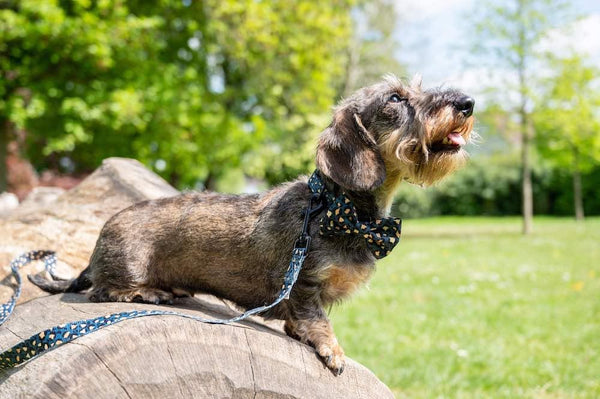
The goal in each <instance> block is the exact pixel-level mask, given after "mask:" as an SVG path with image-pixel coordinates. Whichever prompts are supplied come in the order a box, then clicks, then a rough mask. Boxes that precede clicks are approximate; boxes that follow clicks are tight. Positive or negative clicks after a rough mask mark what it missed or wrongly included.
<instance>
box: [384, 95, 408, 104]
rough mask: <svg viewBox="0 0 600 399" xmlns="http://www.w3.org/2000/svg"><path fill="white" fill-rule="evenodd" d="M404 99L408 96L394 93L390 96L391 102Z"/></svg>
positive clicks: (389, 100)
mask: <svg viewBox="0 0 600 399" xmlns="http://www.w3.org/2000/svg"><path fill="white" fill-rule="evenodd" d="M402 100H406V98H402V97H400V96H399V95H397V94H392V95H391V96H390V98H388V102H389V103H399V102H400V101H402Z"/></svg>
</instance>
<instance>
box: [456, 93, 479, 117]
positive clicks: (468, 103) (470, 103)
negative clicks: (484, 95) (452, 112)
mask: <svg viewBox="0 0 600 399" xmlns="http://www.w3.org/2000/svg"><path fill="white" fill-rule="evenodd" d="M454 107H455V108H456V109H457V110H458V111H459V112H461V113H462V114H463V115H464V116H467V117H468V116H471V115H473V107H475V100H473V98H472V97H469V96H463V97H461V98H459V99H458V100H456V101H455V102H454Z"/></svg>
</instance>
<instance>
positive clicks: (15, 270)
mask: <svg viewBox="0 0 600 399" xmlns="http://www.w3.org/2000/svg"><path fill="white" fill-rule="evenodd" d="M313 204H316V206H315V207H313ZM322 209H323V204H322V202H321V197H320V196H319V195H313V197H311V199H310V200H309V203H308V207H307V209H306V211H305V216H304V224H303V227H302V234H300V237H298V239H297V240H296V243H295V244H294V250H293V251H292V260H291V261H290V264H289V266H288V269H287V271H286V273H285V276H284V279H283V285H282V286H281V290H280V291H279V295H278V296H277V299H275V301H274V302H273V303H271V304H270V305H265V306H260V307H257V308H254V309H250V310H248V311H246V312H244V313H242V314H241V315H239V316H236V317H233V318H230V319H206V318H204V317H199V316H192V315H189V314H185V313H179V312H173V311H169V310H133V311H129V312H120V313H113V314H110V315H107V316H100V317H94V318H91V319H85V320H78V321H74V322H71V323H66V324H61V325H58V326H54V327H51V328H49V329H47V330H44V331H42V332H40V333H37V334H34V335H32V336H31V337H29V338H27V339H25V340H23V341H21V342H19V343H17V344H16V345H14V346H13V347H12V348H10V349H8V350H5V351H3V352H2V353H0V370H8V369H11V368H13V367H15V366H18V365H19V364H22V363H24V362H26V361H28V360H29V359H32V358H34V357H36V356H38V355H40V354H42V353H43V352H45V351H47V350H49V349H52V348H54V347H56V346H59V345H62V344H65V343H67V342H71V341H73V340H75V339H77V338H79V337H82V336H84V335H87V334H89V333H91V332H94V331H96V330H99V329H101V328H103V327H106V326H109V325H112V324H116V323H119V322H121V321H125V320H130V319H135V318H138V317H145V316H179V317H185V318H187V319H192V320H196V321H200V322H203V323H210V324H231V323H235V322H238V321H241V320H244V319H246V318H248V317H249V316H252V315H255V314H257V313H262V312H265V311H267V310H269V309H271V308H273V307H274V306H276V305H277V304H279V303H280V302H281V301H283V300H284V299H288V298H289V296H290V291H291V290H292V287H293V286H294V284H295V283H296V281H297V280H298V275H299V274H300V270H301V269H302V265H303V264H304V260H305V259H306V255H307V252H308V248H309V246H310V241H311V237H310V235H309V234H308V222H309V220H310V219H311V218H312V217H313V216H314V215H315V214H317V213H318V212H320V211H321V210H322ZM34 260H42V261H43V262H44V266H45V268H46V270H47V271H48V273H50V275H51V276H52V278H54V279H56V278H58V277H56V276H55V274H54V269H55V266H56V253H55V252H53V251H31V252H28V253H25V254H22V255H20V256H19V257H17V258H16V259H15V260H13V261H12V262H11V264H10V266H11V271H12V275H13V276H14V278H15V280H16V282H17V288H16V290H15V293H14V294H13V296H12V297H11V298H10V300H9V301H8V302H7V303H5V304H3V305H2V312H1V313H0V325H2V324H3V323H4V322H5V321H6V320H7V319H8V317H9V316H10V314H11V313H12V311H13V309H14V307H15V303H16V301H17V299H18V298H19V295H20V294H21V285H22V280H21V276H20V274H19V268H21V267H22V266H24V265H26V264H28V263H30V262H32V261H34Z"/></svg>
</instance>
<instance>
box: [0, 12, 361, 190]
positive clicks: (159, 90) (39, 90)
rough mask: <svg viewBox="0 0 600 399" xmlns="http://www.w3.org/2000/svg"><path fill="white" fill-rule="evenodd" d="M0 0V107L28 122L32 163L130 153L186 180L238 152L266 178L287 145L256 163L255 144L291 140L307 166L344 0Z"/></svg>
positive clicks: (210, 180) (346, 15) (344, 25)
mask: <svg viewBox="0 0 600 399" xmlns="http://www.w3.org/2000/svg"><path fill="white" fill-rule="evenodd" d="M0 4H2V5H1V6H0V7H2V9H1V10H0V32H1V33H2V35H1V36H0V56H1V58H0V62H1V64H0V65H1V69H0V72H1V73H2V77H3V79H2V81H1V82H0V85H2V86H0V95H1V97H0V119H1V122H3V124H2V126H4V125H6V124H8V125H11V126H13V127H14V126H16V127H18V128H20V129H24V130H26V131H27V154H28V156H29V157H30V159H32V160H34V162H35V165H36V166H37V167H38V168H45V167H59V166H61V165H63V166H64V165H67V166H69V168H71V169H72V170H75V171H77V170H84V171H85V170H90V169H92V168H94V167H96V166H97V165H98V163H99V162H100V160H101V159H103V158H105V157H107V156H115V155H117V156H133V157H137V158H138V159H140V160H141V161H143V162H144V163H146V164H147V165H149V166H151V167H153V168H154V169H155V170H156V171H157V172H158V173H160V174H161V175H163V176H164V177H166V178H167V179H168V180H169V181H171V182H172V183H174V184H176V185H178V186H180V187H186V186H188V187H189V186H193V185H195V184H198V183H200V184H202V185H204V186H213V184H214V182H215V181H216V180H218V179H219V178H220V177H221V176H222V175H223V174H224V173H226V172H227V170H231V169H232V168H238V167H239V166H240V165H241V164H242V163H245V164H246V165H245V169H247V170H249V171H251V172H252V173H254V174H255V175H257V176H264V175H265V174H271V175H273V176H274V177H273V180H277V179H278V178H279V176H280V173H279V172H278V170H279V169H281V168H283V169H284V170H285V167H286V165H285V164H281V163H280V162H279V159H280V158H284V159H285V158H286V157H277V156H273V157H272V159H274V160H276V161H277V162H262V163H261V162H257V161H256V159H258V158H259V157H258V156H255V154H260V153H262V152H264V151H265V149H271V151H272V153H273V154H281V153H283V154H287V153H288V152H290V151H296V152H298V149H301V151H300V152H299V156H298V157H296V158H294V159H293V165H292V166H293V167H294V168H300V169H302V170H305V169H306V168H307V165H308V163H309V161H306V162H304V163H302V162H300V163H297V162H296V160H298V159H300V160H307V159H310V158H309V157H308V156H307V155H306V154H307V153H311V154H312V150H310V151H309V147H308V145H307V144H306V143H307V142H308V140H309V139H310V138H311V137H313V136H314V135H315V134H316V133H315V132H318V130H319V129H320V128H321V127H322V126H320V127H319V128H317V127H316V126H317V123H318V124H319V125H320V124H321V119H320V118H321V115H323V114H325V113H328V109H329V107H330V106H331V104H332V101H333V98H334V96H335V90H336V84H335V82H338V81H339V79H340V76H341V75H342V74H343V67H344V51H345V48H346V47H345V46H346V45H347V42H348V41H347V38H348V37H349V36H350V33H351V23H350V22H351V19H350V18H351V17H350V10H351V8H352V6H353V4H354V2H353V0H337V1H333V2H326V3H320V2H316V1H308V0H292V1H284V0H274V1H268V2H258V1H254V0H240V1H237V0H236V1H234V0H222V1H218V0H206V1H181V0H163V1H160V2H149V1H145V0H129V1H121V0H104V1H89V0H64V1H57V0H36V1H33V0H13V1H5V2H2V3H0ZM334 38H335V39H334ZM9 135H10V133H9V129H6V128H5V129H4V130H3V131H2V134H0V138H4V139H6V138H7V137H9ZM0 147H2V140H0ZM2 161H3V160H2V159H1V154H0V163H3V162H2ZM294 162H295V163H294ZM0 173H1V171H0Z"/></svg>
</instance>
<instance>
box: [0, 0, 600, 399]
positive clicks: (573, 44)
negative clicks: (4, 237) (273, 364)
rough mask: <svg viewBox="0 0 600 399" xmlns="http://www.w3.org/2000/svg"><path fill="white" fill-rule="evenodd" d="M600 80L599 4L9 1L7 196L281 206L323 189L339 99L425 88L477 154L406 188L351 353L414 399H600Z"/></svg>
mask: <svg viewBox="0 0 600 399" xmlns="http://www.w3.org/2000/svg"><path fill="white" fill-rule="evenodd" d="M599 71H600V2H599V1H596V0H573V1H562V0H503V1H488V0H482V1H476V0H423V1H419V2H415V1H406V0H397V1H392V0H370V1H367V0H332V1H310V0H271V1H266V0H262V1H261V0H156V1H151V0H0V192H3V191H8V192H11V193H14V194H15V195H16V197H17V198H18V199H19V200H22V199H23V198H25V197H26V196H27V194H28V193H29V192H30V191H31V190H32V189H33V188H34V187H36V186H40V185H41V186H60V187H63V188H70V187H72V186H74V185H75V184H77V183H78V182H79V181H81V180H82V179H83V178H84V177H85V176H86V175H87V174H89V173H90V172H91V171H93V170H94V169H95V168H96V167H98V166H99V165H100V163H101V161H102V160H103V159H104V158H107V157H112V156H120V157H131V158H136V159H138V160H140V161H141V162H143V163H144V164H145V165H146V166H147V167H148V168H150V169H152V170H153V171H154V172H156V173H158V174H160V175H161V176H162V177H164V178H165V179H166V180H168V181H169V182H170V183H171V184H173V185H174V186H175V187H177V188H179V189H190V188H191V189H200V190H201V189H210V190H218V191H223V192H232V193H239V192H256V191H260V190H264V189H267V188H268V187H269V186H271V185H273V184H276V183H279V182H282V181H285V180H288V179H291V178H294V177H296V176H297V175H298V174H303V173H304V174H306V173H310V172H311V171H312V169H313V168H314V161H313V156H314V152H315V144H316V138H317V136H318V134H319V133H320V132H321V131H322V130H323V129H324V128H325V127H326V126H327V125H328V124H329V121H330V117H331V108H332V106H333V105H334V104H335V103H336V102H337V101H339V100H340V99H341V98H343V97H344V96H347V95H348V94H349V93H351V92H352V91H353V90H355V89H357V88H359V87H361V86H363V85H366V84H369V83H373V82H375V81H376V80H377V79H379V77H381V76H382V75H383V74H385V73H389V72H391V73H394V74H396V75H398V76H400V77H404V78H407V79H410V78H412V77H413V75H415V74H421V75H422V77H423V81H424V86H425V87H434V86H453V87H457V88H459V89H461V90H463V91H464V92H466V93H469V94H470V95H471V96H473V97H475V99H476V107H475V116H476V118H477V125H476V130H477V132H478V133H479V135H480V136H481V140H479V142H478V143H477V144H475V145H470V146H469V147H470V148H469V152H470V153H471V161H470V163H469V165H468V167H466V168H465V169H464V170H462V171H461V172H459V173H457V174H456V175H454V176H452V177H451V178H448V179H447V180H446V181H444V182H443V183H441V184H439V185H437V186H435V187H433V188H428V189H423V188H421V187H418V186H414V185H410V184H405V185H402V187H401V189H400V192H399V193H398V196H397V198H396V202H395V204H394V207H393V209H392V213H393V214H394V215H396V216H401V217H403V218H407V219H411V218H417V219H414V220H411V221H407V222H406V223H405V228H404V244H403V245H401V246H399V247H398V249H397V250H396V251H395V253H394V255H392V256H391V257H389V258H387V259H386V260H384V261H383V262H381V264H380V266H379V269H380V272H379V273H377V274H376V277H375V278H374V280H373V282H372V283H371V289H370V290H364V291H361V293H360V294H358V296H357V297H356V298H355V299H354V300H352V301H350V302H349V303H348V304H345V305H344V306H343V307H341V308H335V309H334V310H333V311H332V317H333V319H334V321H335V322H336V324H338V326H339V327H337V330H338V332H339V333H340V339H341V341H342V344H343V346H344V347H345V348H346V349H347V352H348V354H349V355H350V356H351V357H354V358H356V359H357V360H359V361H361V362H362V363H363V364H365V365H367V366H368V367H370V368H371V369H373V370H374V371H375V372H376V374H377V375H378V376H379V377H380V378H382V379H383V381H384V382H385V383H387V384H388V385H389V386H390V387H391V388H392V389H393V390H394V392H395V393H396V394H397V396H398V397H404V396H406V397H494V398H498V397H544V398H546V397H547V398H550V397H552V398H557V397H560V398H562V397H569V398H571V397H590V398H592V397H599V396H600V381H599V376H600V361H599V360H598V359H600V356H599V355H600V353H599V347H598V341H597V337H598V336H600V326H599V320H600V300H599V299H598V296H597V293H598V292H599V289H600V281H599V278H598V275H600V266H599V263H600V262H599V260H600V249H599V248H598V247H599V246H598V242H599V240H600V219H598V218H594V217H590V216H593V215H599V214H600V134H599V131H600V111H599V110H600V107H599V106H600V73H599ZM533 215H536V217H535V219H533ZM584 219H585V220H584ZM522 233H525V234H522ZM396 307H397V308H396ZM373 315H376V317H375V318H373V317H372V316H373ZM374 319H376V320H374Z"/></svg>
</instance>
